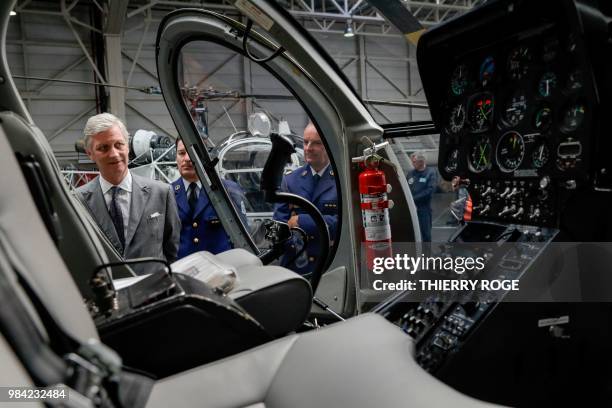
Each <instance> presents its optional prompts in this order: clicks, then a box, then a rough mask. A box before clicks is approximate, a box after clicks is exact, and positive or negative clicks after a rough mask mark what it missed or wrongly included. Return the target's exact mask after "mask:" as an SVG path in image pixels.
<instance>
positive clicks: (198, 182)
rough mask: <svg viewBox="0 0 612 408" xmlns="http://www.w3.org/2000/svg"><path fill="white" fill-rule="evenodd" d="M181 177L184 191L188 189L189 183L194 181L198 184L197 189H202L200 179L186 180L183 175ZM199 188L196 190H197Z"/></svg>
mask: <svg viewBox="0 0 612 408" xmlns="http://www.w3.org/2000/svg"><path fill="white" fill-rule="evenodd" d="M181 179H182V180H183V186H185V192H187V191H189V185H190V184H191V183H196V184H197V186H198V189H199V190H201V189H202V182H201V181H200V180H198V181H187V180H185V178H184V177H181ZM199 190H198V191H199Z"/></svg>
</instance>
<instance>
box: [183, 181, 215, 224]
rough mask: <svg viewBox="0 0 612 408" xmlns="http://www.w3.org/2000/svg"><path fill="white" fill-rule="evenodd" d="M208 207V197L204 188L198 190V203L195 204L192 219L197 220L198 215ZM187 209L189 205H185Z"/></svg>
mask: <svg viewBox="0 0 612 408" xmlns="http://www.w3.org/2000/svg"><path fill="white" fill-rule="evenodd" d="M209 205H210V200H209V199H208V195H207V194H206V191H204V188H200V194H199V195H198V202H197V203H196V208H195V211H194V214H193V218H197V217H198V216H199V215H200V213H201V212H202V211H204V209H205V208H206V207H208V206H209ZM187 207H188V208H189V205H187Z"/></svg>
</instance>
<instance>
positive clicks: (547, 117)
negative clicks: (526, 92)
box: [533, 106, 552, 132]
mask: <svg viewBox="0 0 612 408" xmlns="http://www.w3.org/2000/svg"><path fill="white" fill-rule="evenodd" d="M551 124H552V111H551V110H550V108H549V107H547V106H544V107H542V108H540V110H538V111H537V112H536V114H535V117H534V120H533V125H534V126H535V128H536V129H537V130H539V131H540V132H545V131H547V130H548V129H549V128H550V125H551Z"/></svg>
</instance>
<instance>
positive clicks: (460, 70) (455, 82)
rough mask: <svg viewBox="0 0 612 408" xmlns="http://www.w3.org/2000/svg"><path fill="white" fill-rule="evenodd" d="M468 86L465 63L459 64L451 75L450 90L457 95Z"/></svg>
mask: <svg viewBox="0 0 612 408" xmlns="http://www.w3.org/2000/svg"><path fill="white" fill-rule="evenodd" d="M467 86H468V68H467V66H466V65H465V64H462V65H459V66H458V67H457V68H455V70H454V71H453V74H452V76H451V92H452V93H453V94H454V95H456V96H459V95H461V94H463V93H464V92H465V89H466V88H467Z"/></svg>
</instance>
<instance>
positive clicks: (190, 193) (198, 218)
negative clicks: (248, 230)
mask: <svg viewBox="0 0 612 408" xmlns="http://www.w3.org/2000/svg"><path fill="white" fill-rule="evenodd" d="M176 164H177V166H178V169H179V172H180V173H181V178H179V179H178V180H176V181H174V182H173V183H172V188H173V189H174V196H175V198H176V203H177V205H178V212H179V217H180V219H181V240H180V245H179V250H178V259H180V258H183V257H185V256H187V255H189V254H192V253H194V252H198V251H208V252H212V253H213V254H217V253H219V252H223V251H227V250H228V249H231V248H232V244H231V242H230V239H229V237H228V235H227V234H226V233H225V230H224V229H223V226H222V225H221V221H219V217H218V216H217V212H216V211H215V209H214V207H213V206H212V204H211V202H210V200H209V198H208V195H207V194H206V191H205V190H203V189H202V183H201V182H200V180H199V179H198V175H197V174H196V172H195V169H194V168H193V163H192V162H191V160H190V159H189V155H188V154H187V150H186V149H185V145H184V144H183V142H182V141H181V140H178V141H177V143H176ZM223 184H224V185H225V188H226V189H227V191H228V193H229V194H230V197H231V199H232V201H234V204H235V205H236V208H237V209H238V210H239V211H240V213H241V216H244V212H245V208H244V194H243V192H242V189H241V188H240V186H238V184H236V183H234V182H233V181H229V180H223ZM243 222H246V218H245V217H243Z"/></svg>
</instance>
